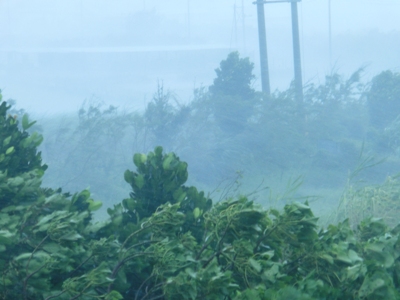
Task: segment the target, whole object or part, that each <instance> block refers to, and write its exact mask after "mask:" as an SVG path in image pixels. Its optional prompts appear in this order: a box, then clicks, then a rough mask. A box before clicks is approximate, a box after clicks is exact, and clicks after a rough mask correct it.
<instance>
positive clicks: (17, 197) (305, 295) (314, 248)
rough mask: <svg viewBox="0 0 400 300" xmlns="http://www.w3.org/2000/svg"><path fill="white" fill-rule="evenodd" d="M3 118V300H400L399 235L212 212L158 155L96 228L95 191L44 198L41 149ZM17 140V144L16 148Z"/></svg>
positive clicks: (138, 160) (257, 213)
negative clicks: (120, 201) (128, 195)
mask: <svg viewBox="0 0 400 300" xmlns="http://www.w3.org/2000/svg"><path fill="white" fill-rule="evenodd" d="M0 107H2V108H3V115H2V116H3V117H2V118H0V127H1V128H2V132H3V130H4V132H6V131H7V130H8V131H7V134H5V135H2V137H3V140H2V141H0V144H2V145H6V146H3V148H2V151H3V154H4V157H7V161H8V162H9V163H8V164H5V165H3V166H2V169H0V201H1V203H2V206H1V207H0V270H1V279H0V298H1V299H26V300H27V299H33V300H36V299H40V300H42V299H61V300H63V299H107V300H117V299H142V300H144V299H221V300H222V299H235V300H242V299H243V300H244V299H374V300H375V299H399V297H400V293H399V288H400V282H399V278H400V277H399V275H400V263H399V257H400V227H395V228H394V229H389V228H388V227H387V226H386V225H385V224H384V223H383V222H382V221H381V220H379V219H373V218H369V219H365V220H363V221H361V222H360V223H359V224H358V226H357V228H356V229H352V227H351V226H350V222H349V221H348V220H345V221H343V222H341V223H338V224H337V225H329V226H328V228H327V229H325V230H324V229H319V228H318V226H317V218H316V217H315V216H314V215H313V213H312V211H311V209H310V207H309V206H308V204H307V203H305V204H301V203H292V204H288V205H286V206H285V207H284V209H283V211H278V210H275V209H268V210H266V209H263V208H262V207H261V206H259V205H257V204H255V203H254V202H253V201H250V200H249V199H247V198H246V197H236V198H232V199H227V200H224V201H220V202H218V203H215V204H214V205H213V204H212V202H211V200H210V199H208V198H207V197H205V196H204V194H203V193H202V192H198V191H197V190H196V189H195V188H194V187H186V186H184V183H185V182H186V179H187V176H188V174H187V164H186V163H184V162H181V161H180V160H179V158H178V157H177V156H176V155H175V154H174V153H168V154H163V151H162V148H161V147H156V148H155V149H154V151H153V152H150V153H149V154H148V155H144V154H135V155H134V158H133V160H134V164H135V165H136V168H137V170H136V171H135V172H134V171H129V170H128V171H126V172H125V180H126V181H127V182H128V183H129V184H130V185H131V188H132V192H131V195H130V198H127V199H124V200H123V201H122V203H120V204H117V205H115V206H114V207H113V208H110V209H109V210H108V213H109V215H110V216H109V218H108V219H107V220H106V221H104V222H103V223H96V222H94V220H93V219H92V211H94V210H96V209H98V208H99V207H100V206H101V203H100V202H98V201H95V200H93V199H92V198H91V195H90V192H89V191H87V190H84V191H82V192H80V193H77V194H75V195H72V196H71V195H69V194H67V193H62V191H61V190H60V189H58V190H51V189H45V188H42V187H41V177H42V175H43V172H44V170H45V166H44V165H42V164H41V160H40V153H37V149H36V147H37V145H38V144H39V143H40V140H41V139H40V138H39V137H38V135H36V137H35V138H34V139H33V138H32V137H33V136H35V135H34V134H32V135H29V134H28V133H27V132H26V129H27V127H29V125H30V124H32V123H29V122H28V120H27V119H26V118H23V119H22V128H21V129H20V128H19V127H18V124H19V121H18V120H17V119H15V118H14V117H12V116H7V114H6V113H7V106H5V104H2V105H1V106H0ZM9 136H12V138H11V139H10V143H11V141H14V140H13V137H18V138H19V142H18V143H17V142H16V141H14V142H15V143H14V144H10V145H12V146H8V145H9V144H7V143H8V140H7V139H8V137H9ZM24 141H30V142H24ZM7 146H8V147H7ZM10 147H14V148H13V149H12V150H9V149H10ZM28 150H29V151H28ZM21 153H24V154H26V153H29V155H30V156H29V157H30V160H29V162H28V163H27V164H25V163H26V160H22V159H21V160H18V156H19V155H21ZM26 158H27V157H24V159H26ZM31 161H32V162H34V163H33V164H31V163H30V162H31ZM10 162H12V163H10ZM17 162H18V163H17ZM4 166H7V167H4Z"/></svg>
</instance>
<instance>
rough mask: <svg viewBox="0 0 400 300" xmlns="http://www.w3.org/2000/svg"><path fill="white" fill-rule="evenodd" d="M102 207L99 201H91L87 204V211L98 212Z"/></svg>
mask: <svg viewBox="0 0 400 300" xmlns="http://www.w3.org/2000/svg"><path fill="white" fill-rule="evenodd" d="M102 205H103V203H102V202H101V201H93V200H92V201H90V202H89V210H90V211H95V210H98V209H99V208H100V207H101V206H102Z"/></svg>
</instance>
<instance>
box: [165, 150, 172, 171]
mask: <svg viewBox="0 0 400 300" xmlns="http://www.w3.org/2000/svg"><path fill="white" fill-rule="evenodd" d="M173 159H174V156H173V155H172V153H169V154H168V155H167V157H165V158H164V161H163V164H162V166H163V169H164V170H170V169H171V168H170V166H171V162H172V160H173Z"/></svg>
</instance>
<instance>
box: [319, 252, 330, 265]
mask: <svg viewBox="0 0 400 300" xmlns="http://www.w3.org/2000/svg"><path fill="white" fill-rule="evenodd" d="M320 257H321V258H322V259H324V260H326V261H327V262H329V263H330V264H331V265H333V257H332V256H330V255H329V254H326V253H324V254H322V255H321V256H320Z"/></svg>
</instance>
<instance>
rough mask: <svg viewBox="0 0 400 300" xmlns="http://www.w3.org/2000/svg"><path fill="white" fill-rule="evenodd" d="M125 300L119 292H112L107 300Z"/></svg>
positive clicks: (107, 296)
mask: <svg viewBox="0 0 400 300" xmlns="http://www.w3.org/2000/svg"><path fill="white" fill-rule="evenodd" d="M121 299H124V297H123V296H122V295H121V294H120V293H119V292H117V291H111V292H110V293H108V294H107V295H106V298H105V300H121Z"/></svg>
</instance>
